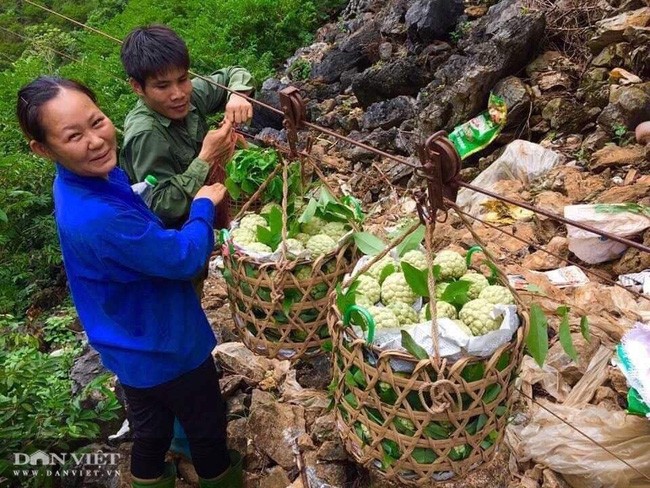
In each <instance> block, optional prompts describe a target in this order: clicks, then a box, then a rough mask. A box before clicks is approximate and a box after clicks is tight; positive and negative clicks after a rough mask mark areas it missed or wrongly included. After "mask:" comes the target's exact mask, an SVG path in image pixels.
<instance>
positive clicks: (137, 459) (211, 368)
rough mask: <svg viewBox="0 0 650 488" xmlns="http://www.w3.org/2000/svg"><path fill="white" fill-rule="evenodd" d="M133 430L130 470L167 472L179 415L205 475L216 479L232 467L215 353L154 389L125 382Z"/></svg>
mask: <svg viewBox="0 0 650 488" xmlns="http://www.w3.org/2000/svg"><path fill="white" fill-rule="evenodd" d="M124 392H125V394H126V399H127V405H128V408H127V416H128V418H129V423H130V424H131V428H132V429H133V447H132V449H131V474H132V475H133V476H135V477H136V478H141V479H153V478H158V477H159V476H161V475H162V474H163V470H164V464H165V454H166V453H167V450H168V449H169V445H170V444H171V440H172V437H173V430H174V417H176V418H178V420H179V421H180V423H181V425H182V426H183V429H184V430H185V433H186V434H187V439H188V441H189V444H190V452H191V454H192V462H193V463H194V468H195V469H196V472H197V474H198V475H199V476H200V477H201V478H205V479H210V478H216V477H217V476H219V475H220V474H221V473H223V472H224V471H226V470H227V469H228V467H229V466H230V457H229V456H228V447H227V443H226V409H225V404H224V401H223V399H222V398H221V391H220V389H219V376H218V374H217V370H216V368H215V365H214V360H213V359H212V357H211V356H209V357H208V359H206V360H205V361H204V362H203V363H202V364H201V365H200V366H199V367H198V368H196V369H194V370H192V371H189V372H187V373H185V374H183V375H181V376H179V377H178V378H175V379H173V380H171V381H168V382H167V383H163V384H161V385H157V386H154V387H152V388H132V387H129V386H124Z"/></svg>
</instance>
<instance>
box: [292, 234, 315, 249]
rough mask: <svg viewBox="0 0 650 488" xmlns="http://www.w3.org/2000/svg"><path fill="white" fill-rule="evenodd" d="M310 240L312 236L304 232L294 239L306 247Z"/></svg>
mask: <svg viewBox="0 0 650 488" xmlns="http://www.w3.org/2000/svg"><path fill="white" fill-rule="evenodd" d="M310 238H311V236H310V235H309V234H305V233H304V232H299V233H298V234H296V236H295V237H294V239H296V240H298V241H300V242H301V243H302V245H303V246H304V245H305V244H307V241H308V240H309V239H310Z"/></svg>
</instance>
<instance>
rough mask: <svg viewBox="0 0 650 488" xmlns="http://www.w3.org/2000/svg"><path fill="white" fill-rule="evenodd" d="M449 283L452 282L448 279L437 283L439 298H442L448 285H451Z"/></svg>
mask: <svg viewBox="0 0 650 488" xmlns="http://www.w3.org/2000/svg"><path fill="white" fill-rule="evenodd" d="M449 284H450V283H449V282H448V281H443V282H441V283H436V299H437V300H441V299H442V295H443V293H444V292H445V290H446V289H447V287H448V286H449Z"/></svg>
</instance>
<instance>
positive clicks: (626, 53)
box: [591, 42, 632, 68]
mask: <svg viewBox="0 0 650 488" xmlns="http://www.w3.org/2000/svg"><path fill="white" fill-rule="evenodd" d="M631 52H632V46H630V44H629V43H627V42H618V43H616V44H610V45H609V46H607V47H606V48H605V49H603V50H602V51H601V52H600V54H598V56H596V57H595V58H594V59H593V60H592V61H591V64H592V65H593V66H598V67H601V68H618V67H629V66H630V65H631V59H630V55H631Z"/></svg>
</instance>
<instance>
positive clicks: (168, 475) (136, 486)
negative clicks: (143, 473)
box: [131, 463, 176, 488]
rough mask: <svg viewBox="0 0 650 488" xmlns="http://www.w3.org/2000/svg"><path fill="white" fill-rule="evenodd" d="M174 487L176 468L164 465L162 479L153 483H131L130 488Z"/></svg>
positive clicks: (169, 464) (170, 464) (168, 464)
mask: <svg viewBox="0 0 650 488" xmlns="http://www.w3.org/2000/svg"><path fill="white" fill-rule="evenodd" d="M175 486H176V466H174V465H173V464H172V463H165V471H163V477H162V479H159V480H158V481H154V482H142V481H135V480H133V481H131V488H174V487H175Z"/></svg>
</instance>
